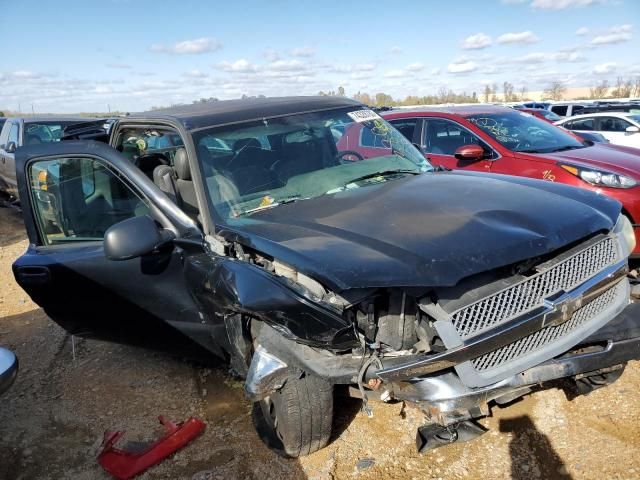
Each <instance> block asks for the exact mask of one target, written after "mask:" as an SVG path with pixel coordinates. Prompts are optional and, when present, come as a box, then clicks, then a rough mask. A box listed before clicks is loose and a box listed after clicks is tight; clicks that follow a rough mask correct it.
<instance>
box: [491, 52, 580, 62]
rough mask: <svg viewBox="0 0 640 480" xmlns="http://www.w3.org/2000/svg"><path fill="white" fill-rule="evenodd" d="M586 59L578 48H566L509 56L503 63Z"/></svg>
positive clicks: (578, 60) (577, 60)
mask: <svg viewBox="0 0 640 480" xmlns="http://www.w3.org/2000/svg"><path fill="white" fill-rule="evenodd" d="M584 60H585V57H584V55H582V54H581V53H580V52H578V51H576V50H565V51H560V52H532V53H528V54H526V55H523V56H521V57H516V58H509V59H505V60H503V62H502V63H529V64H531V63H535V64H537V63H544V62H553V61H555V62H569V63H576V62H582V61H584Z"/></svg>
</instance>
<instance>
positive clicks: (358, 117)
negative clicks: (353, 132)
mask: <svg viewBox="0 0 640 480" xmlns="http://www.w3.org/2000/svg"><path fill="white" fill-rule="evenodd" d="M347 115H349V116H350V117H351V118H352V119H353V120H354V121H356V122H358V123H362V122H369V121H371V120H380V119H381V117H380V115H378V114H377V113H376V112H374V111H373V110H356V111H355V112H349V113H347Z"/></svg>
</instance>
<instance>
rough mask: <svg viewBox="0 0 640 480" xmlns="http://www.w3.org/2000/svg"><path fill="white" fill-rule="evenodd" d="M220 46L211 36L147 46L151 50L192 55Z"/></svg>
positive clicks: (213, 49) (213, 50) (216, 48)
mask: <svg viewBox="0 0 640 480" xmlns="http://www.w3.org/2000/svg"><path fill="white" fill-rule="evenodd" d="M221 47H222V44H221V43H220V42H219V41H218V40H215V39H213V38H197V39H195V40H184V41H182V42H178V43H175V44H173V45H163V44H160V43H155V44H153V45H151V46H150V47H149V50H151V51H152V52H160V53H172V54H175V55H194V54H202V53H209V52H215V51H216V50H219V49H220V48H221Z"/></svg>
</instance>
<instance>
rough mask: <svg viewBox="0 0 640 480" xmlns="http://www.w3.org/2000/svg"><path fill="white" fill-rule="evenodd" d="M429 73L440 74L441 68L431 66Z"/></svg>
mask: <svg viewBox="0 0 640 480" xmlns="http://www.w3.org/2000/svg"><path fill="white" fill-rule="evenodd" d="M429 73H430V74H431V75H440V74H441V73H442V70H441V69H439V68H432V69H431V71H430V72H429Z"/></svg>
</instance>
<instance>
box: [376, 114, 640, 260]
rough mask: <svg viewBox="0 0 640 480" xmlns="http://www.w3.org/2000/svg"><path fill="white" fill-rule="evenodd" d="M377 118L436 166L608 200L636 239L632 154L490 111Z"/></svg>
mask: <svg viewBox="0 0 640 480" xmlns="http://www.w3.org/2000/svg"><path fill="white" fill-rule="evenodd" d="M382 116H383V117H384V118H386V119H387V120H389V121H390V123H391V124H392V125H397V124H399V123H401V124H402V128H400V131H401V132H402V133H403V134H404V135H405V136H406V137H408V138H410V140H411V141H412V142H413V143H414V144H416V145H419V146H420V147H421V148H422V150H423V153H424V154H425V155H426V156H427V157H428V158H429V159H430V161H431V162H432V163H434V164H436V165H442V166H444V167H446V168H451V169H463V170H475V171H480V172H491V173H501V174H507V175H517V176H522V177H531V178H538V179H543V180H547V181H550V182H559V183H566V184H568V185H573V186H577V187H581V188H585V189H588V190H593V191H597V192H599V193H603V194H606V195H608V196H610V197H613V198H615V199H617V200H619V201H620V202H622V204H623V206H624V212H625V214H626V215H627V216H628V217H629V218H630V219H631V221H632V223H633V224H634V229H635V233H636V237H638V238H640V188H638V183H639V182H640V152H639V151H638V150H636V149H633V148H628V147H622V146H615V145H610V144H602V143H595V144H592V143H590V142H583V141H580V140H578V139H577V138H576V137H575V136H574V135H572V134H571V133H570V132H567V131H566V130H564V129H562V128H557V127H556V126H555V125H552V124H550V123H549V122H547V121H543V120H541V119H539V118H536V117H533V116H531V115H528V114H525V113H523V112H519V111H517V110H514V109H512V108H507V107H498V106H492V105H476V106H458V107H455V106H454V107H448V108H433V107H432V108H429V107H420V108H416V109H406V110H405V109H403V110H400V109H398V110H390V111H386V112H383V113H382ZM409 125H410V126H411V128H408V127H409ZM469 147H471V148H469ZM478 147H479V148H478ZM634 254H636V255H637V254H640V248H636V250H635V251H634Z"/></svg>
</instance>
